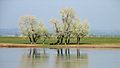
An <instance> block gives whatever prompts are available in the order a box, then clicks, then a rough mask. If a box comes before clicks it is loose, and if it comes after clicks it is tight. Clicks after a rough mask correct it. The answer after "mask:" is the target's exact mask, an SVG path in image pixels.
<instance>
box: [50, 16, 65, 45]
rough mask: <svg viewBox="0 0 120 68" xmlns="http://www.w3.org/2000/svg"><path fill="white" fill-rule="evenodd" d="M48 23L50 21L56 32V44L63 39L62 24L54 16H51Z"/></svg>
mask: <svg viewBox="0 0 120 68" xmlns="http://www.w3.org/2000/svg"><path fill="white" fill-rule="evenodd" d="M50 23H52V25H53V26H54V27H55V32H56V34H55V35H56V36H57V39H58V40H57V44H61V43H62V41H63V36H64V32H63V24H62V23H60V22H58V21H57V20H56V19H55V18H52V19H51V20H50Z"/></svg>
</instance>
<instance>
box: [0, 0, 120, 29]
mask: <svg viewBox="0 0 120 68" xmlns="http://www.w3.org/2000/svg"><path fill="white" fill-rule="evenodd" d="M63 7H71V8H73V9H74V10H75V11H76V14H77V16H79V17H80V19H81V20H82V21H83V20H84V19H88V21H89V26H90V30H120V0H0V28H6V29H12V28H19V25H18V24H19V18H20V16H23V15H34V16H36V17H38V18H39V19H40V20H41V21H43V22H44V24H45V25H46V26H47V27H48V28H49V29H52V25H51V24H49V20H50V19H51V18H52V17H56V18H57V19H58V20H60V14H59V11H60V9H61V8H63Z"/></svg>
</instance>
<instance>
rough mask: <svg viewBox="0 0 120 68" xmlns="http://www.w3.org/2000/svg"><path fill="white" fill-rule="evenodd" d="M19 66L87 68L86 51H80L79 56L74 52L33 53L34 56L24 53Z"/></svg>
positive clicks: (24, 67)
mask: <svg viewBox="0 0 120 68" xmlns="http://www.w3.org/2000/svg"><path fill="white" fill-rule="evenodd" d="M50 50H52V49H49V51H50ZM49 51H47V52H49ZM21 68H88V56H87V54H86V53H82V54H81V55H80V57H77V56H76V54H71V55H70V56H65V55H64V56H57V55H56V54H53V53H46V54H44V52H43V53H40V55H38V54H34V57H31V56H29V54H24V55H23V56H22V59H21Z"/></svg>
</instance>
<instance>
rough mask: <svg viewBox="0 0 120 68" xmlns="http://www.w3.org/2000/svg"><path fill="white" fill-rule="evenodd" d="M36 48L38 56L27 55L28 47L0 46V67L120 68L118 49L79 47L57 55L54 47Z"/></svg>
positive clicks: (119, 52)
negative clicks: (67, 53)
mask: <svg viewBox="0 0 120 68" xmlns="http://www.w3.org/2000/svg"><path fill="white" fill-rule="evenodd" d="M45 50H46V53H44V50H43V49H42V48H40V49H38V51H39V52H40V54H39V56H37V57H32V56H29V48H0V68H120V49H95V48H87V49H86V48H81V49H80V57H78V56H77V55H76V49H74V48H73V49H70V56H66V55H63V56H57V52H56V49H48V48H47V49H45Z"/></svg>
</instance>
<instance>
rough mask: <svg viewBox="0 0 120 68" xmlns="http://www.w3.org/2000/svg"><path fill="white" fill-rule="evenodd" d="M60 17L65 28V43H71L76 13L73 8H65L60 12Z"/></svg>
mask: <svg viewBox="0 0 120 68" xmlns="http://www.w3.org/2000/svg"><path fill="white" fill-rule="evenodd" d="M60 15H61V18H62V23H63V26H64V27H63V28H64V37H65V43H69V42H70V36H71V33H72V24H73V23H74V19H75V12H74V10H73V9H72V8H63V9H61V11H60Z"/></svg>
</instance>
